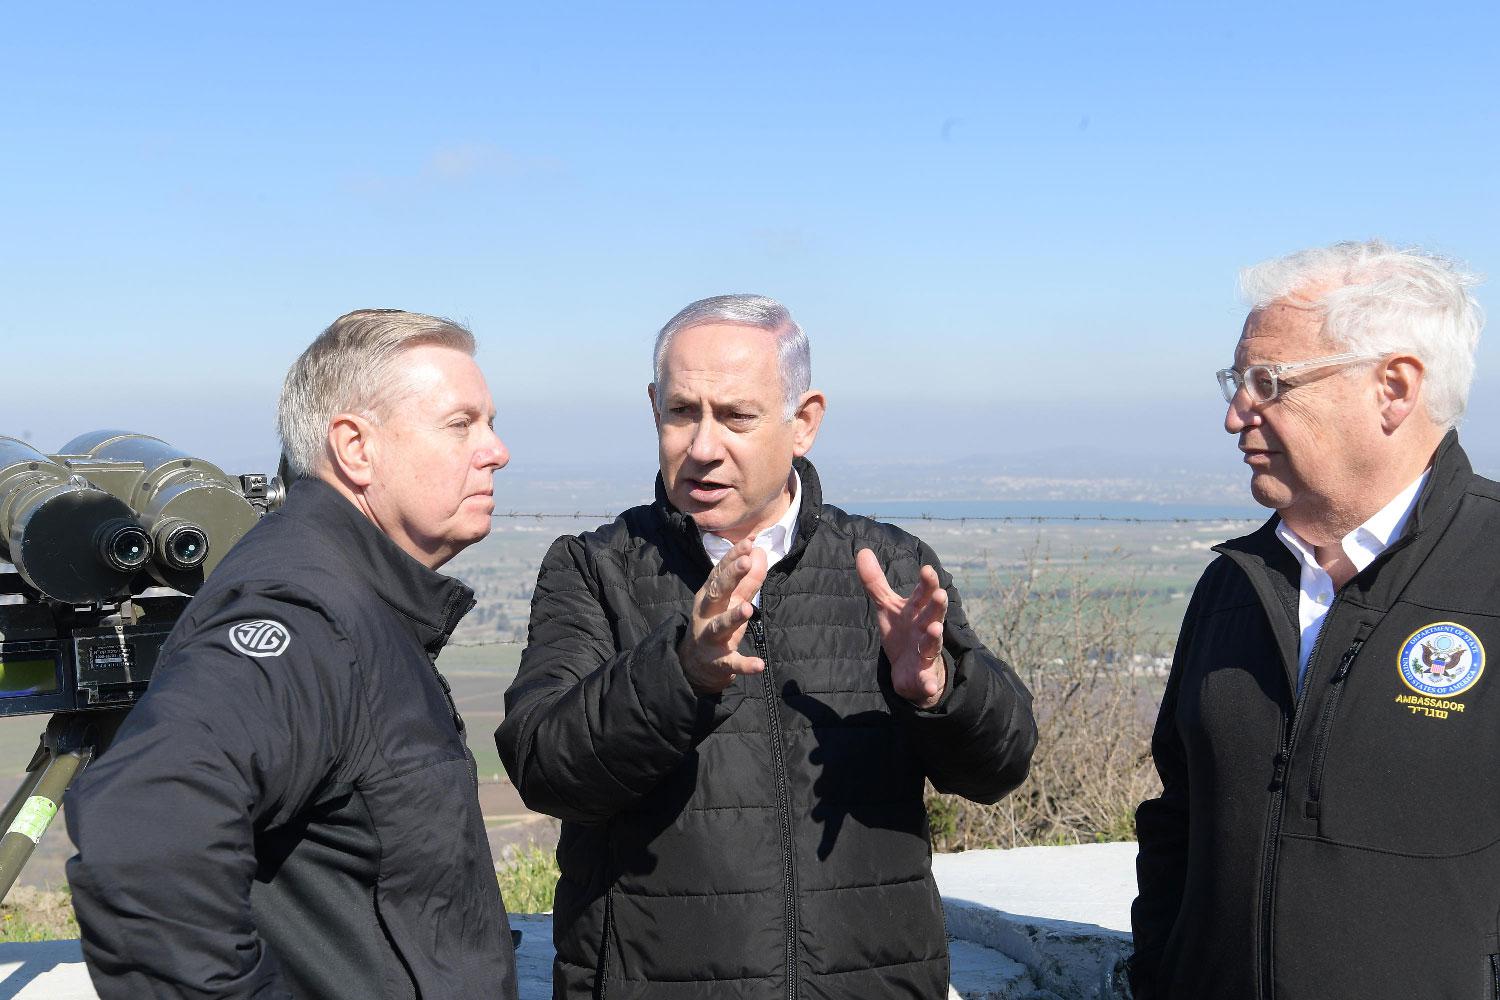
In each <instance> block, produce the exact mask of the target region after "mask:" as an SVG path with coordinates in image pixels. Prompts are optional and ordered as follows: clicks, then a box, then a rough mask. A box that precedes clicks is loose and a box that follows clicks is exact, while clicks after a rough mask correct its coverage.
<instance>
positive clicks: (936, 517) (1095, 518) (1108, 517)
mask: <svg viewBox="0 0 1500 1000" xmlns="http://www.w3.org/2000/svg"><path fill="white" fill-rule="evenodd" d="M854 513H857V514H858V515H859V516H860V517H868V518H871V519H873V520H876V521H942V522H956V523H960V524H961V523H963V522H966V521H973V522H1005V523H1009V524H1045V523H1049V522H1100V523H1113V524H1244V523H1252V524H1259V523H1260V522H1262V521H1263V520H1265V518H1260V517H1246V516H1244V515H1240V514H1230V515H1225V516H1223V517H1131V516H1124V515H1118V514H868V513H863V512H859V511H856V512H854ZM490 516H491V517H496V518H513V519H516V520H537V521H613V520H614V519H615V517H616V516H617V515H615V514H597V513H590V512H588V511H573V512H572V513H567V512H560V511H529V512H528V511H516V510H510V511H496V512H495V513H493V514H491V515H490Z"/></svg>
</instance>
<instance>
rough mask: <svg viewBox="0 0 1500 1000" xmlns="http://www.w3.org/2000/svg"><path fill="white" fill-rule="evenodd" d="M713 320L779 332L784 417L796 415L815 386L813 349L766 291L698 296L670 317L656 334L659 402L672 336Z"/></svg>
mask: <svg viewBox="0 0 1500 1000" xmlns="http://www.w3.org/2000/svg"><path fill="white" fill-rule="evenodd" d="M710 323H738V324H740V325H741V326H753V327H755V328H756V329H758V330H769V331H770V332H771V333H774V334H776V362H777V368H778V370H779V371H780V372H781V393H782V400H783V403H782V411H783V412H782V419H783V420H790V419H792V417H794V416H796V414H797V404H798V402H800V401H801V399H802V394H803V393H804V392H806V391H807V390H808V389H810V388H812V349H811V348H810V347H809V346H808V343H807V334H805V333H803V332H802V327H800V326H798V325H797V321H796V320H794V319H792V314H791V312H789V311H788V310H787V307H786V306H784V305H782V304H781V303H780V302H777V301H776V300H775V299H773V298H768V297H767V296H764V295H715V296H713V297H712V298H707V299H699V300H698V301H697V302H692V303H689V304H688V305H687V306H685V307H684V308H683V309H682V311H681V312H679V313H678V314H677V315H676V316H673V317H672V318H671V319H669V320H667V325H666V326H664V327H662V328H661V332H660V333H658V334H657V335H656V351H655V355H654V357H655V366H654V368H653V371H652V384H653V385H655V386H656V387H657V396H656V403H657V406H658V407H660V406H661V405H662V402H663V400H662V396H661V384H662V380H663V379H664V378H665V377H666V363H667V351H668V349H669V348H671V346H672V338H673V337H675V336H677V334H679V333H681V332H682V331H683V330H691V329H692V328H693V327H695V326H707V325H709V324H710Z"/></svg>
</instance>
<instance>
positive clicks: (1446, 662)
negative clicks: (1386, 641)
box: [1396, 622, 1484, 698]
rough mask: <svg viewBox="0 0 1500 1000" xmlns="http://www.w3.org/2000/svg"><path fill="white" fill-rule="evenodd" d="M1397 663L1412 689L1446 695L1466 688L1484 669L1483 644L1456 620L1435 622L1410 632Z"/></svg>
mask: <svg viewBox="0 0 1500 1000" xmlns="http://www.w3.org/2000/svg"><path fill="white" fill-rule="evenodd" d="M1396 666H1397V669H1399V670H1400V671H1401V680H1402V682H1403V683H1405V684H1406V686H1407V687H1409V688H1411V689H1412V690H1413V691H1415V692H1417V693H1418V694H1425V695H1429V696H1431V697H1433V698H1448V697H1451V696H1453V695H1456V694H1462V693H1463V692H1465V691H1467V690H1469V688H1471V687H1473V686H1474V684H1475V682H1476V681H1478V680H1479V675H1480V674H1482V673H1484V644H1483V643H1481V642H1480V641H1479V636H1477V635H1475V634H1474V633H1473V632H1471V631H1469V630H1468V629H1466V628H1464V627H1463V626H1462V625H1459V624H1457V623H1456V622H1436V623H1434V624H1432V625H1426V626H1423V627H1422V628H1419V629H1417V630H1416V631H1415V632H1413V633H1412V634H1411V637H1410V638H1408V639H1407V640H1406V644H1405V645H1403V646H1402V647H1401V656H1400V659H1399V662H1398V663H1397V664H1396Z"/></svg>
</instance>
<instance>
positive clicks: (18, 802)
mask: <svg viewBox="0 0 1500 1000" xmlns="http://www.w3.org/2000/svg"><path fill="white" fill-rule="evenodd" d="M51 759H52V752H51V751H50V750H47V749H46V747H45V745H44V746H43V748H42V749H41V750H40V751H38V753H37V759H35V760H33V761H32V762H31V766H30V767H28V768H27V769H26V777H24V778H22V779H21V784H20V786H19V787H17V788H16V791H15V794H14V795H12V796H11V797H10V801H9V802H7V803H5V811H4V812H0V830H9V829H10V825H11V824H12V823H14V822H15V821H16V813H18V812H20V811H21V807H22V806H24V805H25V804H26V800H27V799H29V798H31V793H32V790H33V789H35V788H36V783H37V782H38V781H41V780H42V768H43V766H44V765H45V764H46V762H47V761H49V760H51Z"/></svg>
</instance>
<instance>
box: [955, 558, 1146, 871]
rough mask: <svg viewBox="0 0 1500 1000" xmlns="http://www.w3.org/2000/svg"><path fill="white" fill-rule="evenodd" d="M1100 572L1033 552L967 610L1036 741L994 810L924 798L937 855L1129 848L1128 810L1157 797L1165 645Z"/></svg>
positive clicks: (1135, 593)
mask: <svg viewBox="0 0 1500 1000" xmlns="http://www.w3.org/2000/svg"><path fill="white" fill-rule="evenodd" d="M1096 565H1097V564H1096V563H1095V562H1094V561H1093V560H1091V559H1089V558H1088V557H1085V558H1084V559H1083V560H1082V561H1081V562H1079V563H1077V564H1075V565H1072V566H1057V565H1054V564H1053V563H1052V561H1051V560H1050V559H1049V558H1048V557H1047V556H1046V555H1044V554H1041V553H1040V551H1039V549H1038V548H1037V547H1033V548H1032V549H1031V550H1030V551H1029V552H1028V553H1027V555H1026V558H1025V559H1024V562H1023V564H1022V566H1021V567H1020V570H1019V572H1016V573H1014V574H1007V577H1006V578H1001V577H1000V576H998V575H996V574H994V573H993V572H992V574H991V577H990V582H989V586H988V587H987V588H986V589H985V590H984V591H982V592H980V593H978V594H975V595H974V596H973V597H972V598H969V599H968V600H967V602H966V603H968V604H969V605H971V606H972V612H971V615H970V617H971V621H972V623H973V625H974V628H975V630H976V631H977V632H978V633H979V635H980V637H981V638H983V639H984V641H985V644H986V645H987V646H988V647H989V648H990V649H991V650H993V651H994V652H995V653H996V654H998V655H999V656H1000V657H1001V658H1002V659H1004V660H1005V661H1006V662H1007V663H1009V664H1010V665H1011V666H1012V667H1013V668H1015V670H1016V672H1017V673H1018V674H1020V676H1021V679H1022V680H1024V681H1025V682H1026V686H1027V687H1029V688H1030V689H1031V693H1032V695H1033V696H1034V698H1035V701H1034V703H1033V709H1034V711H1035V713H1036V719H1037V727H1038V729H1039V736H1040V738H1039V740H1038V743H1037V749H1036V754H1035V755H1034V756H1033V758H1032V762H1031V775H1030V777H1028V778H1027V780H1026V783H1025V784H1023V785H1022V786H1021V787H1020V788H1018V789H1016V790H1015V791H1014V792H1012V793H1011V794H1010V795H1008V796H1007V797H1006V798H1005V799H1003V800H1001V801H1000V802H999V803H998V804H996V805H991V806H985V805H979V804H976V803H973V802H969V801H968V800H966V799H963V798H959V797H958V796H954V795H941V794H938V793H937V792H935V791H934V790H933V789H931V788H930V787H929V789H928V799H927V808H928V815H929V817H930V820H931V823H932V833H933V845H934V847H935V848H936V849H937V850H940V851H962V850H972V849H975V848H987V847H1023V846H1027V845H1031V844H1076V843H1086V842H1095V841H1107V840H1130V839H1133V838H1134V836H1135V807H1136V806H1137V805H1138V804H1139V803H1140V802H1141V800H1142V799H1145V798H1149V797H1152V796H1155V795H1157V794H1159V793H1160V789H1161V786H1160V784H1159V783H1158V781H1157V777H1156V772H1155V770H1154V769H1153V768H1152V765H1151V725H1152V721H1153V719H1154V717H1155V709H1156V704H1157V701H1158V700H1159V698H1160V694H1161V687H1162V683H1163V677H1162V676H1161V668H1160V662H1161V661H1160V657H1161V656H1162V655H1163V653H1164V652H1166V650H1164V649H1163V648H1162V646H1163V642H1164V640H1163V638H1162V637H1160V636H1156V635H1152V634H1151V633H1150V632H1148V630H1147V629H1146V628H1145V626H1144V623H1143V620H1142V614H1141V612H1142V606H1141V605H1142V600H1143V595H1142V593H1141V592H1140V591H1139V590H1138V588H1136V587H1135V585H1134V581H1128V582H1126V583H1124V584H1118V585H1112V586H1100V585H1098V583H1097V579H1098V578H1099V577H1102V576H1103V575H1104V571H1105V570H1106V569H1108V567H1100V568H1096ZM1118 572H1119V569H1118V568H1116V571H1115V573H1114V575H1118Z"/></svg>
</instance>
